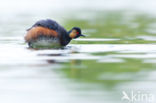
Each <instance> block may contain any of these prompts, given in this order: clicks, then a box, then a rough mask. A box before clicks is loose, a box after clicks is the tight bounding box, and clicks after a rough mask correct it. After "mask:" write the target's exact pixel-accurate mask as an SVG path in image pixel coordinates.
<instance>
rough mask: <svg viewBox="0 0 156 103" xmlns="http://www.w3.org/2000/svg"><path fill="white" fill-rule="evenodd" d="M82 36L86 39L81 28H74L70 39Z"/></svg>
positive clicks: (70, 33)
mask: <svg viewBox="0 0 156 103" xmlns="http://www.w3.org/2000/svg"><path fill="white" fill-rule="evenodd" d="M80 36H83V37H85V35H83V34H81V29H80V28H79V27H73V28H72V29H71V30H70V32H69V37H70V38H72V39H76V38H78V37H80Z"/></svg>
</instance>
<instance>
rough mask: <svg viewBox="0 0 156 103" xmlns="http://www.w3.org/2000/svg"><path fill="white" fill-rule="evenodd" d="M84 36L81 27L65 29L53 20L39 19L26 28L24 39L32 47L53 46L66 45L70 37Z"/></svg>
mask: <svg viewBox="0 0 156 103" xmlns="http://www.w3.org/2000/svg"><path fill="white" fill-rule="evenodd" d="M80 36H84V35H82V34H81V29H80V28H78V27H73V28H72V29H71V30H70V31H68V32H67V31H66V30H65V29H64V28H63V27H62V26H61V25H59V24H58V23H57V22H56V21H54V20H50V19H47V20H40V21H38V22H36V23H35V24H34V25H33V26H32V27H31V28H29V29H27V34H26V36H25V41H26V42H27V43H28V45H29V47H32V48H40V47H44V48H55V47H62V46H66V45H67V44H68V43H69V42H70V41H71V40H72V39H74V38H78V37H80Z"/></svg>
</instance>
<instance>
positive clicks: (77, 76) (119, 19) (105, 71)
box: [62, 11, 156, 87]
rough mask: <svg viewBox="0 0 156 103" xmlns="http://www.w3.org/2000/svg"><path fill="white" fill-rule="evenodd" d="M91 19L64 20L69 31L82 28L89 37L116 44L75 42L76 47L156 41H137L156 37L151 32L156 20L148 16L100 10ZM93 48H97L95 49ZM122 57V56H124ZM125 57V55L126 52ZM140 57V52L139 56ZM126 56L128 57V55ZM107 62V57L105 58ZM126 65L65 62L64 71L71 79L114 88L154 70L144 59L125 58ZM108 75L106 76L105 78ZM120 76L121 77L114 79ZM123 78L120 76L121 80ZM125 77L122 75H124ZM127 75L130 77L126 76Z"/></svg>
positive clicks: (96, 62)
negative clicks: (145, 37)
mask: <svg viewBox="0 0 156 103" xmlns="http://www.w3.org/2000/svg"><path fill="white" fill-rule="evenodd" d="M91 14H92V15H94V16H90V17H89V16H88V19H85V18H78V17H77V16H78V15H75V16H74V17H75V19H73V18H74V17H73V18H68V20H66V21H65V27H66V28H67V29H70V28H72V27H73V26H75V25H76V26H79V27H81V28H82V29H83V31H84V32H85V34H86V35H87V38H115V39H120V40H116V41H74V40H73V41H72V43H74V44H147V43H148V44H150V43H156V41H150V40H143V39H139V38H137V36H142V35H147V36H149V35H154V33H151V32H150V31H148V29H149V28H150V26H151V25H153V24H154V23H155V22H156V18H155V17H152V16H150V15H147V14H137V13H133V12H132V13H131V12H130V13H127V12H123V11H117V12H114V11H100V12H93V13H91ZM93 48H94V47H93ZM109 54H117V53H112V52H102V53H94V54H92V55H98V56H107V55H109ZM121 54H122V53H121ZM123 54H124V53H123ZM137 54H141V53H137ZM125 55H126V54H125ZM106 59H107V58H106ZM120 59H121V60H123V62H116V63H112V62H106V63H105V62H98V60H72V61H70V62H69V63H65V64H64V67H63V68H62V71H63V72H64V73H65V74H66V76H67V77H68V78H71V79H74V80H78V81H83V82H90V83H97V84H105V85H108V87H110V86H111V87H112V86H114V85H116V84H118V83H120V82H123V81H124V82H129V81H136V80H144V78H145V77H146V75H140V74H139V73H140V72H141V71H146V70H147V71H150V70H152V69H154V68H155V65H154V64H151V63H144V62H143V60H145V59H135V58H132V59H129V58H127V59H125V58H120ZM105 75H106V76H105ZM115 75H118V76H119V77H118V78H115V77H114V76H115ZM120 75H121V77H120ZM122 75H123V76H122ZM127 75H128V77H127Z"/></svg>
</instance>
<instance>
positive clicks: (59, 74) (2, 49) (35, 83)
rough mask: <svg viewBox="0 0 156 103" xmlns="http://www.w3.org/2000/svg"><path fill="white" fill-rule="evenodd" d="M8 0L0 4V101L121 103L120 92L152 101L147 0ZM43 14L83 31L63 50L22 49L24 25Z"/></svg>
mask: <svg viewBox="0 0 156 103" xmlns="http://www.w3.org/2000/svg"><path fill="white" fill-rule="evenodd" d="M15 1H16V2H11V3H9V4H8V1H7V0H6V1H4V2H2V3H1V4H0V8H1V9H0V11H1V13H2V14H0V15H1V20H0V26H1V28H0V102H2V103H128V100H123V101H122V100H121V98H122V97H123V91H124V92H126V93H127V94H128V95H131V92H135V94H136V95H137V96H136V99H138V98H139V95H140V96H141V95H142V94H147V95H148V97H147V99H148V100H140V101H139V100H138V101H134V103H155V101H156V100H151V98H150V96H149V94H152V95H153V96H156V82H155V80H156V64H155V63H156V35H155V34H156V16H155V15H154V13H153V12H152V10H155V8H154V6H153V5H152V4H153V3H155V1H154V0H149V1H150V2H146V0H138V4H135V3H134V2H135V1H134V0H127V1H126V2H125V1H124V0H119V1H120V3H118V2H115V1H113V0H109V1H107V0H106V1H105V2H102V1H101V0H98V1H97V0H96V1H92V2H89V0H86V1H83V0H80V1H79V3H77V4H75V3H71V4H70V0H67V1H66V2H63V0H57V1H56V0H53V3H52V1H50V0H46V2H45V0H44V1H42V0H38V4H36V2H37V1H33V2H32V1H30V0H28V1H20V0H15ZM100 2H102V3H100ZM16 3H17V4H16ZM30 3H31V5H30ZM43 3H44V5H43ZM88 3H90V5H88ZM7 4H8V5H7ZM141 4H142V5H143V4H147V7H149V8H148V9H145V8H144V7H143V6H142V5H141ZM28 5H29V6H28ZM45 5H46V6H45ZM58 5H59V6H58ZM91 5H92V6H91ZM8 7H10V9H8ZM132 7H133V9H132ZM41 8H43V9H41ZM93 8H95V9H93ZM71 9H72V10H71ZM134 9H136V10H137V11H135V10H134ZM147 11H148V13H147ZM149 12H150V13H152V14H149ZM45 18H52V19H55V20H57V21H58V22H59V23H60V24H62V25H63V26H64V27H65V28H66V29H67V30H69V29H70V28H72V27H73V26H79V27H81V28H82V31H83V33H84V34H86V35H87V37H86V38H79V39H76V40H73V41H72V42H71V43H70V44H69V45H68V46H67V47H65V48H64V49H49V50H32V49H28V46H27V44H26V43H25V42H24V39H23V37H24V35H25V33H26V31H25V30H26V29H27V28H29V27H30V26H31V25H32V24H33V23H34V22H35V21H37V20H39V19H45ZM155 99H156V97H155ZM150 100H151V101H150Z"/></svg>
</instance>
